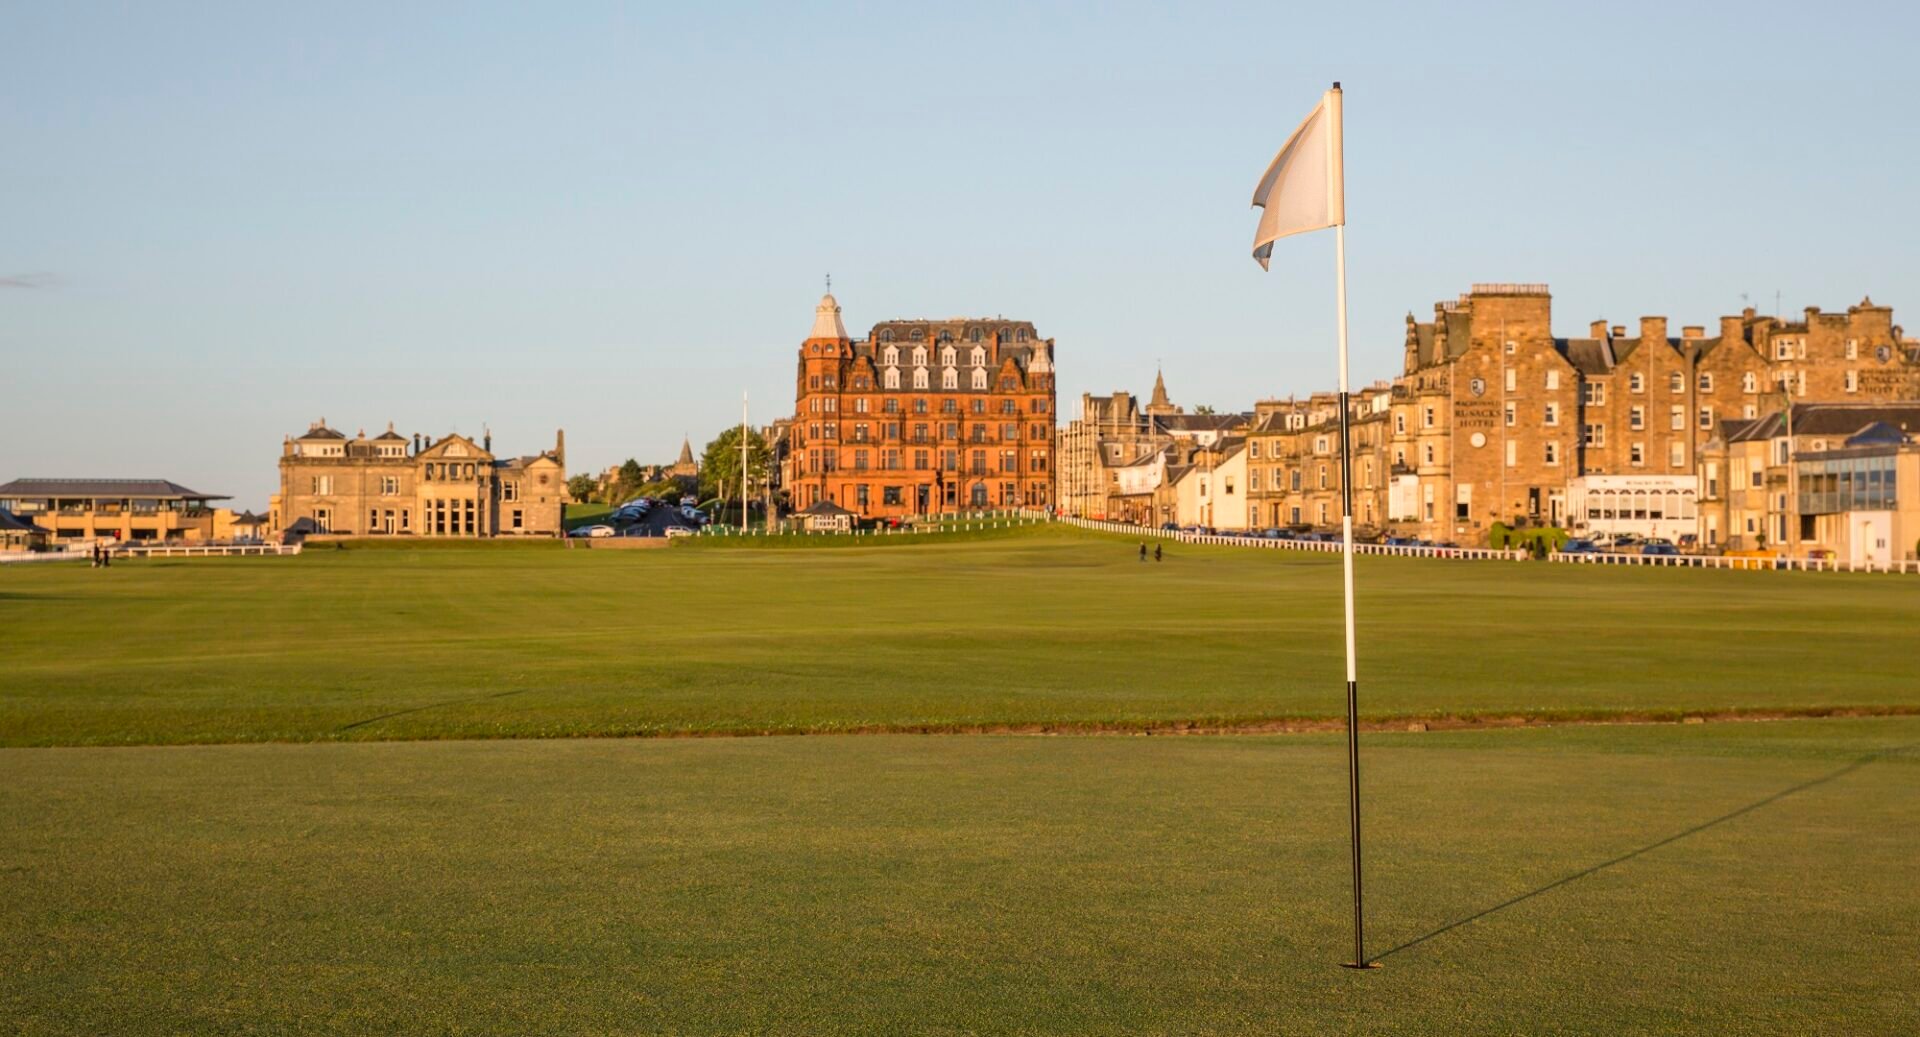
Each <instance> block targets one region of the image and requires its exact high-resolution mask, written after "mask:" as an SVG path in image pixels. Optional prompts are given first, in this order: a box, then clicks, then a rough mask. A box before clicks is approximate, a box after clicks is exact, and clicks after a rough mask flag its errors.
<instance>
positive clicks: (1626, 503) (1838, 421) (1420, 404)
mask: <svg viewBox="0 0 1920 1037" xmlns="http://www.w3.org/2000/svg"><path fill="white" fill-rule="evenodd" d="M1633 330H1634V331H1635V332H1637V333H1635V334H1629V329H1628V328H1627V327H1626V326H1624V325H1610V324H1608V323H1607V322H1605V321H1595V322H1593V323H1592V324H1590V325H1589V326H1588V327H1587V329H1586V334H1585V335H1582V336H1577V337H1558V336H1556V335H1555V334H1554V333H1553V328H1552V297H1551V295H1550V294H1549V292H1548V290H1547V288H1546V286H1545V285H1537V284H1482V285H1475V286H1474V287H1473V289H1472V290H1471V291H1469V292H1468V293H1466V294H1465V295H1462V296H1460V297H1459V298H1458V299H1454V300H1449V301H1445V302H1441V303H1438V304H1436V305H1435V306H1434V309H1433V317H1432V319H1431V320H1420V319H1418V318H1416V317H1414V316H1413V315H1411V314H1409V315H1408V317H1407V321H1406V334H1405V338H1404V341H1403V344H1402V348H1403V362H1402V365H1401V372H1400V374H1399V376H1398V377H1396V378H1394V379H1393V380H1391V381H1390V382H1378V383H1375V384H1374V385H1371V386H1368V387H1366V388H1364V389H1360V390H1358V391H1355V392H1354V393H1352V394H1351V397H1350V408H1351V410H1350V413H1349V435H1350V436H1351V445H1352V449H1353V478H1354V484H1355V485H1354V522H1355V526H1356V528H1357V529H1359V530H1360V531H1361V532H1362V533H1363V534H1371V535H1378V534H1398V535H1403V536H1410V537H1419V538H1422V539H1428V540H1433V541H1436V542H1457V543H1463V544H1467V543H1476V544H1477V543H1484V542H1485V541H1486V539H1487V537H1488V535H1489V533H1490V531H1491V529H1492V526H1493V525H1494V524H1495V523H1503V524H1506V525H1509V526H1515V525H1552V526H1559V527H1562V528H1569V529H1575V530H1580V531H1588V532H1600V531H1608V532H1616V531H1618V532H1639V533H1643V534H1650V535H1670V536H1677V535H1679V534H1680V533H1681V532H1683V531H1684V532H1687V533H1692V534H1694V535H1697V536H1698V537H1699V538H1700V540H1701V541H1702V542H1703V543H1705V544H1717V545H1721V546H1733V547H1752V546H1756V544H1757V539H1756V538H1757V536H1758V534H1759V533H1760V531H1762V530H1764V529H1766V528H1769V527H1768V523H1771V524H1772V525H1771V528H1772V530H1773V532H1772V534H1771V540H1770V542H1771V543H1773V544H1775V545H1779V544H1782V543H1783V542H1785V541H1787V540H1793V539H1794V538H1792V537H1783V536H1782V531H1783V530H1786V529H1789V527H1786V526H1782V525H1781V523H1782V522H1792V523H1796V525H1793V526H1791V529H1802V528H1804V529H1805V530H1806V531H1807V533H1808V535H1807V537H1806V538H1805V541H1804V542H1805V543H1807V544H1814V543H1824V542H1825V541H1827V540H1830V539H1831V536H1830V535H1826V534H1821V533H1820V531H1821V530H1833V529H1838V528H1840V527H1839V524H1838V523H1839V520H1837V519H1834V520H1824V521H1819V520H1815V519H1814V518H1813V515H1812V514H1811V513H1803V512H1798V511H1794V507H1795V505H1796V503H1797V497H1794V498H1793V499H1789V498H1790V497H1793V495H1792V494H1790V492H1789V490H1788V488H1787V487H1786V486H1784V485H1781V486H1776V487H1774V489H1773V491H1772V494H1771V497H1770V498H1769V500H1770V503H1768V504H1766V505H1765V506H1764V507H1763V506H1761V505H1760V504H1759V503H1757V500H1758V498H1756V502H1747V503H1741V502H1735V501H1730V500H1728V499H1727V498H1725V497H1724V496H1723V495H1725V494H1727V493H1729V492H1730V491H1729V490H1728V489H1727V486H1728V484H1729V483H1728V480H1729V478H1730V472H1729V467H1730V466H1731V465H1732V464H1734V463H1735V461H1734V460H1733V458H1734V457H1735V456H1737V455H1739V454H1740V453H1741V450H1742V449H1746V448H1742V447H1739V446H1738V444H1740V443H1743V442H1748V441H1749V440H1750V439H1751V438H1752V437H1753V436H1756V435H1762V433H1760V432H1753V431H1748V426H1749V425H1751V424H1752V423H1753V422H1755V421H1756V420H1757V419H1761V418H1764V417H1766V416H1768V415H1777V414H1779V413H1780V412H1781V411H1782V409H1783V408H1784V407H1785V406H1786V405H1787V404H1788V403H1789V402H1791V403H1792V404H1794V405H1796V406H1808V405H1820V404H1832V405H1835V409H1834V410H1833V411H1832V412H1831V414H1830V415H1829V416H1828V417H1826V418H1823V419H1821V420H1822V421H1823V422H1826V423H1827V424H1832V425H1834V426H1835V429H1838V427H1839V426H1841V425H1845V424H1847V423H1848V422H1850V421H1852V420H1853V418H1852V417H1848V416H1847V415H1848V414H1849V413H1850V411H1849V407H1850V406H1851V407H1856V408H1857V407H1858V406H1860V405H1868V404H1875V403H1889V402H1899V401H1915V400H1920V342H1916V341H1914V340H1913V339H1910V338H1908V337H1906V335H1905V334H1904V332H1903V331H1902V329H1901V328H1900V327H1899V326H1897V325H1895V324H1894V323H1893V311H1892V309H1891V308H1890V307H1886V306H1881V305H1876V304H1875V303H1874V302H1873V301H1872V300H1871V299H1866V300H1862V301H1861V302H1860V304H1859V305H1856V306H1852V307H1849V308H1848V309H1847V310H1846V311H1845V312H1843V313H1830V312H1823V311H1821V310H1819V309H1817V308H1809V309H1808V310H1806V311H1805V314H1804V316H1803V318H1802V319H1800V320H1793V321H1785V320H1781V319H1778V318H1776V317H1767V316H1761V315H1759V314H1757V313H1755V312H1754V311H1753V310H1752V309H1748V310H1746V311H1745V312H1743V313H1741V314H1739V315H1735V316H1726V317H1722V318H1720V320H1719V321H1718V324H1717V327H1715V328H1714V330H1715V331H1716V334H1713V335H1709V334H1707V331H1708V328H1707V326H1705V325H1688V326H1683V327H1681V328H1680V329H1679V334H1678V335H1673V334H1670V333H1669V332H1670V328H1669V326H1668V321H1667V319H1666V318H1664V317H1643V318H1641V319H1640V320H1639V322H1638V324H1637V326H1636V327H1635V328H1634V329H1633ZM1089 399H1090V400H1091V399H1096V398H1089ZM1121 399H1122V396H1121V395H1119V394H1116V396H1115V397H1114V400H1115V401H1116V403H1115V404H1114V405H1113V407H1112V408H1106V407H1102V408H1098V409H1097V410H1098V411H1100V412H1107V411H1109V410H1111V411H1112V412H1122V413H1123V414H1124V417H1123V420H1122V422H1120V423H1124V421H1125V420H1126V419H1130V418H1131V415H1132V413H1133V411H1132V410H1124V409H1123V408H1121V407H1120V406H1119V403H1118V401H1120V400H1121ZM1125 399H1126V400H1127V401H1129V405H1130V401H1131V397H1125ZM1085 409H1086V401H1083V410H1085ZM1103 417H1104V413H1103ZM1339 417H1340V411H1339V400H1338V397H1337V396H1336V395H1335V394H1333V393H1317V394H1315V395H1313V396H1311V397H1308V398H1305V399H1285V400H1263V401H1260V402H1259V403H1257V404H1256V405H1255V410H1254V415H1253V422H1252V425H1251V427H1250V428H1249V429H1248V430H1247V432H1246V444H1245V463H1246V465H1247V470H1246V477H1245V481H1246V489H1245V494H1246V507H1247V508H1248V518H1249V521H1250V523H1252V524H1253V525H1255V526H1267V527H1293V528H1296V529H1306V528H1320V529H1323V530H1324V529H1332V528H1337V526H1338V525H1339V521H1340V511H1341V486H1340V466H1339V454H1340V442H1339ZM1131 420H1135V421H1137V420H1139V419H1131ZM1862 424H1863V426H1864V424H1868V423H1865V422H1863V423H1862ZM1880 424H1882V425H1883V426H1886V427H1885V428H1882V429H1879V430H1877V431H1876V432H1874V433H1873V435H1872V436H1870V437H1869V439H1873V440H1874V441H1873V442H1861V443H1856V444H1853V445H1852V446H1848V447H1844V449H1849V450H1868V449H1869V448H1871V449H1873V450H1880V451H1882V452H1885V451H1887V450H1892V451H1893V452H1894V453H1895V454H1897V453H1898V449H1897V448H1895V447H1892V446H1889V445H1888V443H1887V442H1885V440H1886V439H1887V437H1888V436H1890V435H1893V434H1896V433H1899V434H1909V433H1910V430H1908V431H1907V432H1903V431H1902V426H1901V425H1900V424H1899V423H1898V422H1891V423H1889V422H1887V421H1884V420H1882V421H1881V422H1880ZM1823 427H1824V426H1823ZM1888 429H1891V430H1892V431H1891V432H1889V431H1888ZM1864 431H1865V429H1864V428H1853V429H1845V430H1842V431H1835V430H1829V431H1827V432H1825V433H1824V434H1822V435H1821V436H1819V437H1816V438H1814V439H1807V440H1806V443H1805V444H1804V445H1801V446H1796V447H1795V448H1794V449H1796V450H1799V449H1806V450H1808V451H1809V452H1810V453H1811V452H1817V451H1816V450H1815V445H1816V444H1819V443H1824V444H1826V449H1827V450H1829V451H1831V450H1835V449H1843V448H1842V447H1839V446H1836V445H1835V444H1840V443H1843V442H1846V441H1847V440H1848V439H1849V438H1850V437H1853V436H1856V435H1859V434H1862V433H1863V432H1864ZM1843 432H1844V434H1843ZM1076 435H1080V436H1082V438H1086V439H1090V440H1091V439H1095V438H1096V437H1097V432H1092V431H1088V432H1076ZM1875 437H1877V439H1876V438H1875ZM1763 438H1764V437H1763ZM1792 438H1793V439H1795V440H1796V441H1797V440H1799V439H1801V438H1803V437H1800V436H1798V435H1796V436H1795V437H1792ZM1070 443H1071V446H1070V445H1069V444H1070ZM1062 444H1063V455H1064V456H1066V457H1069V458H1071V460H1072V462H1073V466H1074V470H1072V471H1065V472H1062V473H1061V480H1062V483H1063V485H1068V486H1076V487H1077V486H1082V485H1086V486H1088V487H1089V488H1088V490H1087V491H1086V492H1085V493H1084V494H1083V495H1082V494H1079V493H1078V491H1076V496H1074V497H1073V498H1072V499H1073V500H1074V502H1075V503H1076V505H1080V506H1082V507H1083V508H1084V509H1085V510H1082V511H1080V512H1078V513H1079V514H1084V515H1087V516H1088V517H1099V516H1098V514H1097V513H1096V511H1095V510H1094V509H1095V507H1096V506H1097V504H1096V501H1097V497H1098V492H1097V486H1098V485H1099V483H1100V482H1101V479H1102V476H1103V474H1105V473H1102V472H1101V471H1099V470H1098V469H1097V468H1095V467H1094V466H1095V465H1097V464H1099V463H1103V462H1104V463H1108V464H1109V465H1110V466H1111V464H1112V463H1111V462H1105V455H1104V454H1102V453H1101V452H1100V451H1098V450H1097V449H1094V448H1093V447H1091V446H1083V445H1080V444H1079V443H1078V442H1077V441H1073V440H1072V439H1071V438H1070V437H1068V436H1063V437H1062ZM1754 449H1757V448H1754ZM1876 456H1878V455H1876ZM1901 456H1904V455H1901ZM1138 460H1139V458H1138V457H1137V456H1136V457H1135V458H1130V459H1129V461H1138ZM1830 460H1833V461H1835V462H1836V463H1837V462H1838V461H1842V460H1847V459H1846V458H1834V459H1830ZM1823 463H1824V462H1823ZM1878 463H1880V462H1876V464H1878ZM1151 467H1152V465H1151V464H1147V465H1145V466H1144V467H1142V466H1141V465H1133V466H1129V464H1127V463H1121V464H1120V465H1119V467H1118V468H1117V469H1115V471H1116V473H1117V477H1121V478H1126V477H1138V478H1141V479H1144V478H1145V476H1142V475H1140V474H1139V473H1141V472H1142V471H1145V470H1146V469H1150V468H1151ZM1794 467H1795V468H1797V465H1796V466H1794ZM1897 467H1898V466H1897V465H1895V468H1897ZM1775 468H1776V469H1777V471H1776V472H1775V474H1774V475H1773V476H1770V477H1771V478H1774V479H1776V480H1777V481H1784V480H1785V478H1786V475H1785V473H1787V472H1788V470H1789V466H1788V465H1787V463H1786V462H1785V461H1784V460H1781V461H1779V462H1777V463H1776V464H1775ZM1846 470H1849V469H1841V470H1840V471H1846ZM1887 470H1889V471H1891V470H1893V469H1887ZM1823 471H1824V470H1823ZM1836 478H1837V477H1836ZM1849 499H1851V498H1849ZM1861 499H1863V500H1864V499H1871V498H1869V497H1867V496H1864V495H1863V496H1862V497H1861ZM1820 502H1827V503H1830V502H1831V501H1830V499H1829V498H1826V497H1822V498H1820ZM1215 513H1216V515H1217V514H1218V502H1217V501H1216V512H1215ZM1789 513H1791V514H1793V515H1795V516H1797V517H1794V518H1792V519H1788V518H1786V517H1785V516H1787V515H1788V514H1789ZM1769 516H1771V517H1769ZM1108 517H1113V518H1129V519H1133V520H1135V521H1138V520H1139V516H1138V515H1137V514H1136V513H1125V514H1123V513H1122V512H1120V511H1119V510H1118V509H1114V508H1111V507H1110V508H1108ZM1155 517H1156V518H1157V517H1158V516H1157V515H1156V516H1155ZM1750 518H1751V519H1752V520H1753V523H1754V526H1755V528H1754V529H1753V530H1751V531H1749V530H1748V529H1747V528H1746V527H1747V525H1748V520H1749V519H1750ZM1860 521H1861V522H1868V523H1870V522H1871V521H1873V520H1870V519H1865V518H1863V519H1861V520H1860ZM1885 527H1886V524H1885V521H1881V526H1880V527H1879V528H1882V529H1884V528H1885ZM1859 528H1862V529H1865V528H1866V527H1859ZM1869 535H1874V536H1877V534H1870V533H1862V535H1861V536H1862V537H1863V538H1864V537H1867V536H1869ZM1796 542H1797V541H1796ZM1829 546H1831V545H1829ZM1908 546H1909V547H1911V545H1908Z"/></svg>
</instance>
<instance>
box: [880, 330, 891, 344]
mask: <svg viewBox="0 0 1920 1037" xmlns="http://www.w3.org/2000/svg"><path fill="white" fill-rule="evenodd" d="M880 341H882V342H892V341H893V329H892V328H881V329H880Z"/></svg>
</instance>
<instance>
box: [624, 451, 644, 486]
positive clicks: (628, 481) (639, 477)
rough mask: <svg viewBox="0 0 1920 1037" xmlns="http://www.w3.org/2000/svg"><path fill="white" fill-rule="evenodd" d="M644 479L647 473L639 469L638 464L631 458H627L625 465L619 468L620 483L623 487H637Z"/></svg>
mask: <svg viewBox="0 0 1920 1037" xmlns="http://www.w3.org/2000/svg"><path fill="white" fill-rule="evenodd" d="M646 477H647V473H646V472H645V471H644V470H643V469H641V467H640V462H638V461H635V460H634V459H633V458H631V457H629V458H627V463H626V464H623V465H621V466H620V482H621V483H622V484H623V485H626V486H638V485H640V483H641V482H642V481H643V480H645V479H646Z"/></svg>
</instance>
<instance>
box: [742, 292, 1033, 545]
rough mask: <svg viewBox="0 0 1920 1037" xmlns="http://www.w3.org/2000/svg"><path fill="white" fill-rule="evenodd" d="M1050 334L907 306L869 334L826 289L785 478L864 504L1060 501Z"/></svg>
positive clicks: (803, 488) (865, 510)
mask: <svg viewBox="0 0 1920 1037" xmlns="http://www.w3.org/2000/svg"><path fill="white" fill-rule="evenodd" d="M1053 349H1054V343H1053V340H1051V339H1042V338H1041V337H1040V336H1039V334H1038V332H1036V331H1035V330H1034V328H1033V325H1032V324H1030V323H1028V322H1026V321H1016V320H1004V319H1000V318H955V319H952V320H895V321H886V322H883V323H880V324H876V325H874V327H873V330H872V331H871V332H870V333H869V334H868V336H867V337H866V338H864V339H854V338H852V337H850V336H849V335H848V334H847V330H846V327H845V325H844V324H843V323H842V322H841V318H840V304H839V302H838V301H836V300H835V299H834V297H833V296H832V295H830V294H829V295H827V296H825V297H823V298H822V299H821V300H820V305H819V306H818V307H817V308H816V309H815V311H814V322H813V329H812V331H810V332H809V333H808V335H807V338H806V340H805V341H804V342H803V343H802V344H801V346H800V355H799V362H798V365H797V370H796V373H795V383H794V416H793V419H792V421H791V423H790V424H789V425H788V426H787V430H786V441H785V445H784V447H783V450H784V458H783V461H782V471H781V473H780V485H781V486H782V487H783V488H784V489H785V490H786V492H787V497H788V501H789V504H790V506H791V507H793V508H795V509H805V508H808V507H811V506H813V505H816V504H820V503H823V502H824V503H830V504H834V505H837V506H839V507H841V508H845V509H847V510H848V511H851V512H853V513H854V514H856V515H858V516H861V517H863V518H869V519H872V518H898V517H902V516H908V515H924V514H930V513H935V512H950V511H961V510H970V509H982V508H1044V507H1050V506H1052V505H1053V502H1054V490H1053V487H1054V465H1053V459H1054V441H1053V432H1054V420H1053V411H1054V384H1053Z"/></svg>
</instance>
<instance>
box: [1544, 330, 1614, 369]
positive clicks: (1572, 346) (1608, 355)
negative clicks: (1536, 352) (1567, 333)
mask: <svg viewBox="0 0 1920 1037" xmlns="http://www.w3.org/2000/svg"><path fill="white" fill-rule="evenodd" d="M1555 344H1556V345H1558V346H1559V347H1560V352H1561V353H1562V354H1564V355H1565V356H1566V358H1567V363H1569V364H1572V365H1573V367H1574V369H1575V370H1577V371H1579V372H1580V373H1581V374H1583V375H1596V374H1606V373H1607V372H1608V371H1611V370H1613V350H1612V349H1611V348H1609V347H1608V345H1607V342H1606V340H1605V339H1597V338H1563V339H1560V340H1559V341H1558V342H1557V343H1555Z"/></svg>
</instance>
